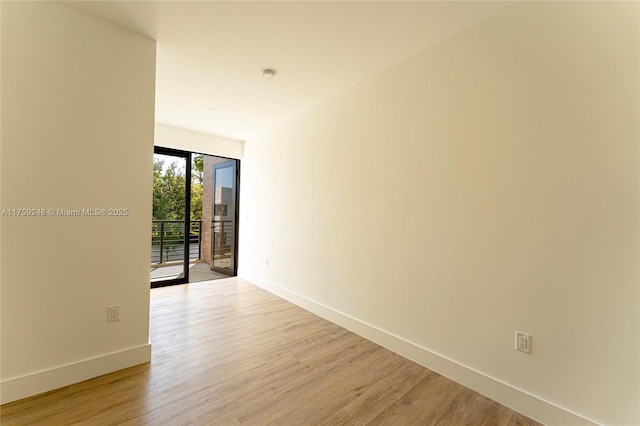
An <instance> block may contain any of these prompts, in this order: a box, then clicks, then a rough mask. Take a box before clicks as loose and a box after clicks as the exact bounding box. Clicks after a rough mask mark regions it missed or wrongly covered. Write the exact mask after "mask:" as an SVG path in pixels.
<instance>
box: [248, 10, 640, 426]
mask: <svg viewBox="0 0 640 426" xmlns="http://www.w3.org/2000/svg"><path fill="white" fill-rule="evenodd" d="M638 12H639V10H638V3H622V2H616V3H607V2H577V3H574V2H565V3H551V2H538V3H522V4H514V5H512V6H510V7H509V8H508V9H506V10H505V11H504V12H501V13H500V14H498V15H495V16H493V17H491V18H489V19H487V20H486V21H484V22H482V23H480V24H478V25H476V26H474V27H472V28H470V29H468V30H465V31H464V32H462V33H459V34H458V35H456V36H454V37H452V38H450V39H448V40H447V41H445V42H442V43H440V44H438V45H437V46H434V47H433V48H429V49H427V50H426V51H423V52H421V53H420V54H418V55H416V56H415V57H412V58H410V59H409V60H407V61H405V62H402V63H400V64H398V65H397V66H394V67H392V68H391V69H389V70H387V71H385V72H383V73H381V74H379V75H377V76H375V77H373V78H371V79H369V80H368V81H366V82H364V83H362V84H360V85H357V86H355V87H353V88H351V89H350V90H348V91H347V92H344V93H343V94H341V95H339V96H337V97H335V98H333V99H331V100H329V101H326V102H324V103H323V104H320V105H318V106H317V107H315V108H313V109H312V110H309V111H307V112H306V113H303V114H302V115H300V116H297V117H295V118H293V119H291V120H290V121H288V122H286V123H284V124H282V125H280V126H278V127H276V128H274V129H272V130H271V131H269V132H267V133H265V134H263V135H261V136H259V137H257V138H255V139H252V140H249V141H247V142H246V143H245V150H244V157H243V176H242V191H241V196H242V199H241V206H242V211H241V217H242V220H243V221H242V223H241V228H240V229H241V240H240V263H239V264H240V268H241V271H240V274H241V276H243V277H245V278H248V279H250V280H252V281H254V282H255V283H257V284H259V285H262V286H264V287H266V288H268V289H270V290H272V291H274V292H276V293H278V294H281V295H283V296H285V297H288V298H289V299H291V300H294V301H296V302H297V303H300V304H302V305H303V306H306V307H308V308H309V309H312V310H314V311H315V312H318V313H321V314H323V315H325V316H326V317H328V318H331V319H333V320H334V321H337V322H339V323H341V324H344V325H346V326H348V327H350V328H352V329H354V330H356V331H358V332H360V333H362V334H364V335H366V336H368V337H371V338H373V339H375V340H377V341H379V342H381V343H383V344H385V345H387V346H388V347H391V348H393V349H395V350H397V351H400V352H402V353H404V354H405V355H407V356H410V357H412V358H413V359H416V360H418V361H420V362H422V363H423V364H425V365H427V366H429V367H431V368H434V369H436V370H437V371H440V372H442V373H444V374H446V375H448V376H450V377H453V378H455V379H456V380H459V381H460V382H462V383H463V384H466V385H467V386H470V387H472V388H475V389H478V390H480V391H481V392H483V393H484V394H486V395H488V396H490V397H492V398H495V399H497V400H499V401H500V402H502V403H505V404H507V405H509V406H511V407H514V408H516V409H517V410H519V411H521V412H523V413H525V414H527V415H529V416H532V417H534V418H536V419H538V420H541V421H543V422H546V423H549V424H570V423H585V422H588V420H587V419H590V420H591V421H595V422H601V423H604V424H609V425H615V424H618V425H623V424H624V425H631V424H640V416H639V402H638V401H639V400H640V395H639V377H638V367H639V360H640V351H639V336H640V329H639V321H638V319H639V314H640V309H639V300H640V298H639V279H638V278H639V277H638V259H639V243H638V236H639V226H638V219H639V217H640V216H639V213H640V212H639V208H638V201H639V196H638V195H639V194H638V190H639V188H638V177H639V175H638V162H639V149H638V141H639V129H638V117H639V112H640V111H639V108H638V99H639V92H640V88H639V84H638V80H639V75H640V73H639V71H640V70H639V67H638V63H639V61H638V59H639V58H638V52H639V44H638V40H639V33H638V16H639V14H638ZM267 259H268V266H267ZM515 330H521V331H524V332H528V333H531V334H532V335H533V354H531V355H526V354H522V353H520V352H516V351H515V350H514V331H515Z"/></svg>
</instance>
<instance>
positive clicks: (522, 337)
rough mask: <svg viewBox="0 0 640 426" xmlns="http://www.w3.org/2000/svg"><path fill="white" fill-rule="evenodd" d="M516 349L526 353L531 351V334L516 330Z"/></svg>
mask: <svg viewBox="0 0 640 426" xmlns="http://www.w3.org/2000/svg"><path fill="white" fill-rule="evenodd" d="M516 350H517V351H520V352H524V353H526V354H530V353H531V335H530V334H527V333H523V332H521V331H516Z"/></svg>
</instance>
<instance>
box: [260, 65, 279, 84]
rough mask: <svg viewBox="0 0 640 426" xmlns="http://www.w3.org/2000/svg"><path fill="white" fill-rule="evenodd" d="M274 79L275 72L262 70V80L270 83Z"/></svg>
mask: <svg viewBox="0 0 640 426" xmlns="http://www.w3.org/2000/svg"><path fill="white" fill-rule="evenodd" d="M274 78H276V72H275V71H274V70H272V69H270V68H266V69H263V70H262V79H263V80H268V81H271V80H273V79H274Z"/></svg>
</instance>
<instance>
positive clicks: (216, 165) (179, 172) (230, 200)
mask: <svg viewBox="0 0 640 426" xmlns="http://www.w3.org/2000/svg"><path fill="white" fill-rule="evenodd" d="M153 163H154V164H153V218H152V224H151V227H152V228H151V230H152V236H151V287H152V288H154V287H162V286H167V285H174V284H184V283H190V282H198V281H206V280H215V279H220V278H227V277H231V276H235V275H236V274H237V264H236V258H237V251H238V247H237V241H238V238H237V234H238V226H237V218H238V203H237V200H238V187H239V185H238V183H239V173H238V172H239V161H238V160H234V159H229V158H224V157H217V156H212V155H206V154H199V153H192V152H188V151H180V150H175V149H169V148H163V147H155V149H154V162H153ZM216 170H222V171H221V172H217V179H216ZM221 213H222V214H221Z"/></svg>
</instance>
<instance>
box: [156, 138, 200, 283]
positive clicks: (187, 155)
mask: <svg viewBox="0 0 640 426" xmlns="http://www.w3.org/2000/svg"><path fill="white" fill-rule="evenodd" d="M153 153H154V154H160V155H170V156H173V157H179V158H184V159H185V160H186V164H185V167H184V168H185V171H184V174H185V188H184V191H185V193H184V244H183V246H184V253H183V257H184V261H183V271H184V272H183V274H182V275H183V276H182V278H173V279H170V280H162V281H154V282H152V283H151V288H156V287H165V286H168V285H176V284H186V283H188V282H189V249H190V246H191V244H189V241H190V238H189V236H190V233H191V152H189V151H182V150H179V149H173V148H165V147H161V146H154V147H153Z"/></svg>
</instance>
